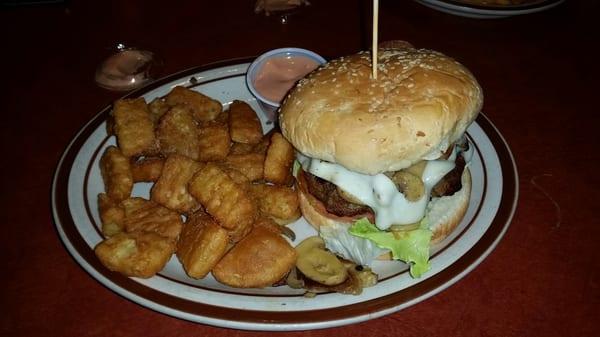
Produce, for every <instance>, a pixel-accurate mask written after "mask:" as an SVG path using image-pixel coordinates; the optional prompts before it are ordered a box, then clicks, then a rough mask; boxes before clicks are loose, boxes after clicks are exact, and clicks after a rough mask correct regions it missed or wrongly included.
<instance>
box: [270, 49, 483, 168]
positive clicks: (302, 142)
mask: <svg viewBox="0 0 600 337" xmlns="http://www.w3.org/2000/svg"><path fill="white" fill-rule="evenodd" d="M377 69H378V73H377V80H374V79H373V77H372V74H371V54H370V53H369V52H360V53H358V54H355V55H351V56H346V57H341V58H339V59H336V60H333V61H330V62H328V63H327V64H325V65H323V66H322V67H320V68H319V69H317V70H315V71H314V72H312V73H311V74H310V75H309V76H307V77H306V78H304V79H302V80H301V81H300V82H298V84H297V85H296V87H295V88H294V89H292V91H291V92H290V94H289V95H288V96H287V97H286V99H285V100H284V102H283V104H282V106H281V110H280V116H279V122H280V125H281V130H282V132H283V135H284V136H285V137H286V138H287V139H288V140H289V141H290V142H291V143H292V144H293V145H294V147H296V149H297V150H298V151H300V152H302V153H303V154H304V155H307V156H309V157H312V158H318V159H322V160H325V161H328V162H332V163H337V164H340V165H342V166H344V167H346V168H347V169H349V170H352V171H356V172H360V173H364V174H371V175H372V174H377V173H381V172H386V171H397V170H400V169H402V168H405V167H408V166H410V165H412V164H414V163H416V162H417V161H419V160H422V159H436V158H438V157H439V156H440V155H441V153H443V152H444V151H445V150H446V149H447V148H448V146H449V145H451V144H452V143H454V142H455V141H456V140H457V139H458V138H459V137H460V136H461V135H462V134H463V133H464V132H465V130H466V128H467V127H468V126H469V124H471V122H472V121H473V120H474V119H475V117H476V116H477V113H478V112H479V110H480V109H481V106H482V104H483V94H482V91H481V87H480V86H479V84H478V83H477V81H476V80H475V78H474V77H473V75H472V74H471V73H470V72H469V71H468V70H467V69H466V68H465V67H464V66H462V65H461V64H460V63H458V62H456V61H455V60H453V59H451V58H449V57H447V56H445V55H443V54H441V53H438V52H435V51H431V50H426V49H415V48H412V47H410V45H408V44H407V45H405V46H401V47H392V48H380V49H379V57H378V66H377Z"/></svg>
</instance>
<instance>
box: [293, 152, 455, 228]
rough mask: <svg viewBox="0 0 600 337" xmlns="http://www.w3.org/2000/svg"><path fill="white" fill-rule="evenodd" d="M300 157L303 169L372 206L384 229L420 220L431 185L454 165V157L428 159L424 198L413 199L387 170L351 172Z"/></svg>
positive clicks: (377, 223) (376, 218) (425, 171)
mask: <svg viewBox="0 0 600 337" xmlns="http://www.w3.org/2000/svg"><path fill="white" fill-rule="evenodd" d="M298 160H299V161H300V164H301V165H302V169H303V170H305V171H307V172H310V173H311V174H313V175H315V176H317V177H319V178H322V179H325V180H327V181H329V182H331V183H333V184H335V185H336V186H338V187H340V188H341V189H342V190H344V191H345V192H347V193H349V194H351V195H352V196H354V197H355V198H357V199H358V200H360V201H361V202H362V203H363V204H365V205H367V206H369V207H371V209H373V212H374V213H375V226H377V228H379V229H381V230H386V229H388V228H389V227H390V226H391V225H407V224H411V223H415V222H418V221H420V220H421V219H422V218H423V216H424V215H425V209H426V208H427V203H428V202H429V198H430V195H431V189H432V188H433V187H434V186H435V185H436V184H437V183H438V182H439V181H440V180H442V178H443V177H444V176H445V175H446V174H447V173H448V172H450V171H452V169H453V168H454V166H455V164H454V161H453V160H430V161H428V162H427V165H426V166H425V170H424V171H423V175H422V180H423V183H424V185H425V193H424V194H423V196H422V197H421V199H419V200H417V201H414V202H411V201H409V200H407V199H406V198H405V197H404V194H402V193H401V192H399V191H398V189H397V188H396V185H395V184H394V182H393V181H392V180H390V178H388V177H387V176H386V175H385V174H382V173H380V174H376V175H367V174H362V173H357V172H352V171H350V170H348V169H346V168H345V167H343V166H340V165H337V164H333V163H329V162H326V161H322V160H319V159H313V158H309V157H306V156H303V155H299V158H298Z"/></svg>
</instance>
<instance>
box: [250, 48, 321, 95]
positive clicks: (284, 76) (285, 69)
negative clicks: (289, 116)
mask: <svg viewBox="0 0 600 337" xmlns="http://www.w3.org/2000/svg"><path fill="white" fill-rule="evenodd" d="M318 66H319V63H318V62H317V61H315V60H313V59H311V58H309V57H306V56H297V55H289V56H278V57H273V58H270V59H268V60H267V61H266V62H264V64H263V65H262V67H261V68H260V70H259V71H258V74H257V75H256V78H255V79H254V88H255V89H256V91H258V92H259V93H260V94H261V95H262V96H264V97H265V98H266V99H268V100H270V101H273V102H277V103H279V102H280V101H281V100H282V99H283V97H285V95H286V94H287V92H288V91H289V90H290V89H291V88H292V87H293V86H294V84H296V82H297V81H298V80H299V79H301V78H303V77H304V76H306V74H308V73H310V72H311V71H313V70H315V69H316V68H317V67H318Z"/></svg>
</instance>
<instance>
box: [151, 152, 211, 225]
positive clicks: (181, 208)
mask: <svg viewBox="0 0 600 337" xmlns="http://www.w3.org/2000/svg"><path fill="white" fill-rule="evenodd" d="M201 167H202V164H200V163H198V162H196V161H193V160H192V159H190V158H188V157H186V156H183V155H179V154H172V155H170V156H169V157H168V158H167V160H165V164H164V166H163V169H162V173H161V175H160V178H158V180H157V181H156V183H155V184H154V186H152V190H151V191H150V199H151V200H152V201H154V202H157V203H159V204H161V205H163V206H165V207H167V208H170V209H172V210H175V211H178V212H181V213H191V212H193V211H195V210H196V209H198V207H199V206H200V204H199V203H198V201H196V199H194V197H192V195H191V194H190V193H189V192H188V188H187V185H188V183H189V181H190V179H192V177H193V176H194V174H195V173H196V172H197V171H198V170H199V169H200V168H201Z"/></svg>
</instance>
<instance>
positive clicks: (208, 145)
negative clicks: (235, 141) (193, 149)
mask: <svg viewBox="0 0 600 337" xmlns="http://www.w3.org/2000/svg"><path fill="white" fill-rule="evenodd" d="M230 146H231V137H230V136H229V129H228V127H227V124H220V123H210V124H208V125H204V126H202V127H200V138H199V140H198V150H199V153H198V160H199V161H218V160H223V159H225V157H227V154H228V153H229V147H230Z"/></svg>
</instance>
